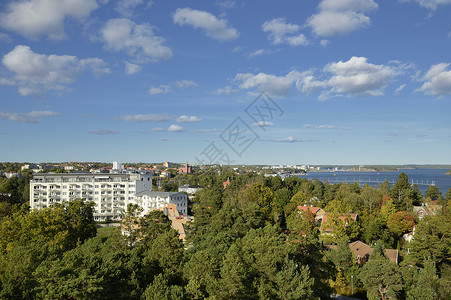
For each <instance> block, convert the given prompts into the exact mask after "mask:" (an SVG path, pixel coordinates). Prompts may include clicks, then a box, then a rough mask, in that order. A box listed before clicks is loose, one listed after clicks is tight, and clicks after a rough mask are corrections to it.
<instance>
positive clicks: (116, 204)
mask: <svg viewBox="0 0 451 300" xmlns="http://www.w3.org/2000/svg"><path fill="white" fill-rule="evenodd" d="M151 190H152V174H151V173H150V174H135V173H128V174H127V173H110V174H101V173H100V174H93V173H70V174H68V173H62V174H56V173H42V174H34V175H33V179H32V180H31V181H30V206H31V208H32V209H34V208H36V209H39V208H45V207H48V206H51V205H53V204H54V203H61V202H63V201H71V200H74V199H80V198H82V199H85V200H87V201H94V203H95V206H94V220H96V221H104V220H107V219H111V220H117V219H120V218H121V213H122V212H124V211H126V209H127V205H128V204H129V203H136V202H135V195H136V194H137V193H141V192H144V191H151Z"/></svg>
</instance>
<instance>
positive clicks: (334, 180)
mask: <svg viewBox="0 0 451 300" xmlns="http://www.w3.org/2000/svg"><path fill="white" fill-rule="evenodd" d="M326 180H327V181H328V182H330V183H354V182H358V183H374V184H382V183H383V182H384V181H385V179H384V180H378V179H370V178H368V179H365V178H362V177H358V178H355V177H354V178H348V177H345V178H342V179H339V178H334V177H331V178H323V179H321V181H326ZM387 181H388V183H389V184H390V185H393V184H395V183H396V181H395V180H392V181H389V180H387ZM409 182H410V185H414V184H416V185H424V186H430V185H434V186H435V181H434V180H414V179H412V180H410V181H409Z"/></svg>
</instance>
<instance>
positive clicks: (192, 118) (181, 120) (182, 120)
mask: <svg viewBox="0 0 451 300" xmlns="http://www.w3.org/2000/svg"><path fill="white" fill-rule="evenodd" d="M175 121H176V122H178V123H193V122H199V121H201V119H200V118H198V117H196V116H185V115H182V116H180V117H178V118H177V120H175Z"/></svg>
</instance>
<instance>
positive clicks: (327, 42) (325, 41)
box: [319, 40, 330, 47]
mask: <svg viewBox="0 0 451 300" xmlns="http://www.w3.org/2000/svg"><path fill="white" fill-rule="evenodd" d="M319 43H320V45H321V46H323V47H327V46H328V45H329V44H330V41H329V40H321V41H320V42H319Z"/></svg>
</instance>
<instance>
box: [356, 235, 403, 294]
mask: <svg viewBox="0 0 451 300" xmlns="http://www.w3.org/2000/svg"><path fill="white" fill-rule="evenodd" d="M359 279H360V281H361V282H362V283H363V286H364V287H365V289H366V290H367V296H368V299H370V300H373V299H399V298H400V296H401V292H402V289H403V282H402V275H401V273H400V269H399V267H398V265H397V264H396V263H393V262H391V261H389V260H388V259H387V258H386V257H385V256H384V254H383V247H382V244H381V243H378V244H376V246H375V248H374V251H373V253H372V254H371V256H370V260H369V261H368V262H367V263H366V264H365V265H364V266H363V269H362V270H361V272H360V274H359Z"/></svg>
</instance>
